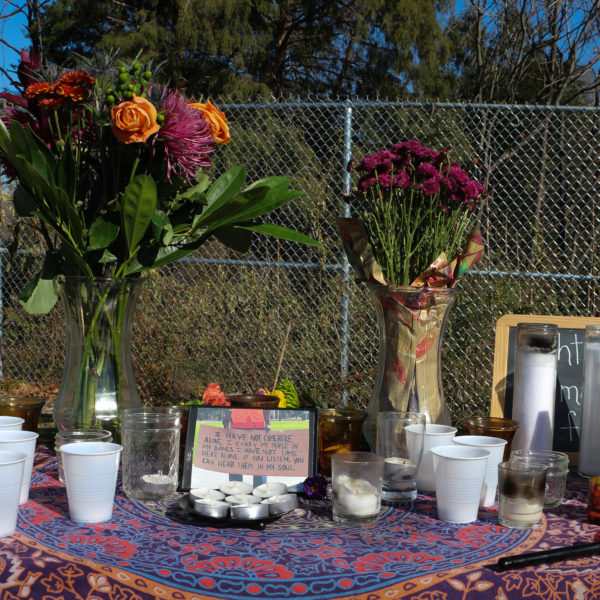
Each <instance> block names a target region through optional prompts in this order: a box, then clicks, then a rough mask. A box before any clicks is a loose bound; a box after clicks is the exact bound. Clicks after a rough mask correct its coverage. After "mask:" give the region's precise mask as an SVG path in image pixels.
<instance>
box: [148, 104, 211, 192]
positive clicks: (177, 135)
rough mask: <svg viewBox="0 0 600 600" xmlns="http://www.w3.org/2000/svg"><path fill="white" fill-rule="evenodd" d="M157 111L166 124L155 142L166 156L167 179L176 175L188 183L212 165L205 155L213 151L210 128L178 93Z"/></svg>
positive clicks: (201, 116) (200, 115)
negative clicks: (162, 147) (203, 168)
mask: <svg viewBox="0 0 600 600" xmlns="http://www.w3.org/2000/svg"><path fill="white" fill-rule="evenodd" d="M160 112H161V113H162V114H164V116H165V121H164V124H163V126H162V127H161V129H160V132H159V138H158V140H159V141H160V143H162V145H163V146H164V149H165V154H166V157H167V178H168V179H169V180H171V177H172V175H173V174H175V175H178V176H181V177H184V178H185V179H186V180H187V181H189V182H191V181H192V180H193V179H194V177H195V176H196V175H197V173H198V171H199V170H200V169H201V168H202V167H210V165H211V161H210V158H209V157H208V154H209V153H210V152H212V151H213V150H214V149H215V138H214V137H213V135H212V133H211V129H210V125H209V123H208V121H207V120H206V119H205V118H204V116H203V115H202V111H199V110H197V109H196V108H194V107H192V106H189V105H188V102H187V100H186V99H185V98H183V97H182V96H181V95H180V94H179V93H177V92H174V93H171V94H169V95H168V96H167V97H166V98H165V100H164V102H163V104H162V105H161V106H160Z"/></svg>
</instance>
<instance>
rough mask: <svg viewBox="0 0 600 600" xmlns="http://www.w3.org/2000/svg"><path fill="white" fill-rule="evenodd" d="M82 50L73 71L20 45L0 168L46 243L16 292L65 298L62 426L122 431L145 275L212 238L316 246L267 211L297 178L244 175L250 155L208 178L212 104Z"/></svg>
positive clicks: (1, 120) (133, 400) (33, 306)
mask: <svg viewBox="0 0 600 600" xmlns="http://www.w3.org/2000/svg"><path fill="white" fill-rule="evenodd" d="M75 60H76V61H78V65H77V68H76V69H74V70H65V69H61V68H59V67H57V66H56V65H51V64H43V63H42V62H41V61H40V59H39V58H38V56H37V55H36V54H35V53H34V52H33V51H31V52H26V51H22V52H21V62H20V65H19V67H18V70H17V75H18V82H17V83H16V86H15V87H16V91H15V93H3V94H0V97H1V98H2V99H3V100H4V106H3V107H2V109H0V167H1V169H2V174H3V175H4V176H5V177H7V178H8V179H9V180H11V181H14V182H15V184H16V188H15V192H14V196H13V200H14V208H15V212H16V214H17V215H18V216H19V218H20V220H21V222H22V224H23V225H28V226H30V227H31V228H33V229H34V230H35V231H36V232H37V234H38V235H39V237H40V240H41V241H42V242H43V243H44V244H45V247H46V252H45V256H44V262H43V265H42V267H41V269H40V270H39V272H38V273H36V274H35V275H34V277H33V278H32V280H31V281H30V282H29V283H28V284H27V285H26V286H25V288H24V290H23V292H22V293H21V296H20V301H21V303H22V305H23V306H24V307H25V309H26V310H27V311H28V312H30V313H37V314H39V313H46V312H48V311H49V310H50V309H52V307H53V306H54V304H55V303H56V301H57V299H58V298H59V296H60V297H61V298H62V301H63V308H64V310H65V312H66V321H67V360H66V362H65V369H64V372H63V379H62V384H61V387H60V392H59V394H58V397H57V400H56V402H55V408H54V418H55V421H56V425H57V427H58V428H59V429H65V428H90V427H102V428H106V427H107V426H110V427H109V428H111V429H113V430H118V420H119V412H120V410H121V409H122V408H125V407H128V408H131V407H134V406H135V405H136V404H139V402H140V401H139V397H138V394H137V389H136V386H135V382H134V378H133V371H132V369H131V363H130V331H131V323H132V318H133V313H134V308H135V303H136V299H137V297H138V295H139V291H140V289H139V285H140V281H141V279H142V276H143V275H144V273H146V272H147V271H149V270H152V269H157V268H159V267H162V266H164V265H167V264H169V263H172V262H174V261H176V260H179V259H181V258H183V257H185V256H187V255H188V254H190V253H191V252H194V251H195V250H197V249H198V248H200V247H201V246H202V245H203V244H204V243H206V242H207V241H208V240H210V239H213V238H216V239H218V240H220V241H221V242H222V243H224V244H225V245H226V246H228V247H230V248H233V249H235V250H237V251H246V250H248V248H249V247H250V243H251V238H252V236H253V234H265V235H271V236H275V237H279V238H283V239H287V240H291V241H297V242H302V243H308V244H313V245H317V246H320V244H319V243H318V242H316V241H315V240H313V239H312V238H310V237H309V236H307V235H304V234H302V233H300V232H297V231H294V230H291V229H287V228H284V227H281V226H278V225H275V224H270V223H264V222H262V219H261V218H262V217H263V216H264V215H266V214H267V213H269V212H271V211H272V210H274V209H277V208H279V207H281V206H283V205H284V204H286V203H288V202H290V201H292V200H294V199H296V198H297V197H298V196H300V195H301V194H302V193H301V192H300V191H298V190H294V189H291V188H290V181H289V179H287V178H285V177H278V176H274V177H267V178H265V179H261V180H258V181H255V182H253V183H251V184H249V185H248V184H246V183H245V180H246V169H245V167H244V166H243V165H238V166H235V167H232V168H231V169H229V170H227V171H226V172H224V173H223V174H221V175H220V176H219V177H217V178H216V179H214V180H213V178H211V177H210V176H209V175H208V173H207V172H206V171H207V170H208V169H209V167H210V166H211V156H212V153H213V152H214V151H215V150H216V147H217V146H218V145H220V144H225V143H227V142H229V141H230V139H231V137H230V130H229V124H228V122H227V117H226V115H225V114H224V113H223V112H222V111H221V110H220V109H219V108H218V107H217V106H215V105H214V104H212V103H211V102H210V101H209V100H205V101H200V100H197V99H195V98H188V97H186V96H184V94H183V93H182V91H181V89H180V88H171V87H168V86H166V85H161V84H160V83H157V82H156V81H155V76H156V73H155V72H154V71H153V70H152V67H151V65H150V64H144V63H143V61H142V60H141V59H139V57H138V58H136V59H134V60H133V61H124V60H120V58H119V55H118V52H110V53H97V54H96V55H94V57H93V58H91V59H85V58H83V57H75Z"/></svg>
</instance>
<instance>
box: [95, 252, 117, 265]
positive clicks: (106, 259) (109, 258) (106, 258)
mask: <svg viewBox="0 0 600 600" xmlns="http://www.w3.org/2000/svg"><path fill="white" fill-rule="evenodd" d="M116 260H117V257H116V256H115V255H114V254H113V253H112V252H111V251H110V250H106V249H105V250H104V252H103V253H102V256H101V257H100V258H99V259H98V262H99V263H101V264H106V263H111V262H115V261H116Z"/></svg>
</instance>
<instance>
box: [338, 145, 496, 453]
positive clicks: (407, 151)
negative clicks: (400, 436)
mask: <svg viewBox="0 0 600 600" xmlns="http://www.w3.org/2000/svg"><path fill="white" fill-rule="evenodd" d="M348 168H349V170H350V171H357V172H358V173H360V178H359V179H358V181H357V183H356V186H355V188H354V189H353V191H352V193H351V195H349V196H348V197H347V200H348V201H349V202H350V204H351V207H352V210H353V211H354V213H355V215H356V217H354V218H345V219H339V220H338V229H339V231H340V235H341V238H342V242H343V245H344V249H345V251H346V254H347V256H348V259H349V261H350V263H351V264H352V266H353V268H354V270H355V272H356V274H357V275H358V278H359V279H360V280H362V281H365V282H366V283H367V285H368V286H369V289H370V291H371V292H372V294H373V298H374V301H375V306H376V310H377V317H378V324H379V331H380V362H379V372H378V374H377V379H376V385H375V389H374V392H373V396H372V398H371V401H370V403H369V406H368V409H367V410H368V417H367V421H366V422H365V434H366V437H367V439H368V441H369V443H371V445H374V443H375V425H376V419H377V413H378V412H379V411H382V410H395V411H407V410H410V411H415V412H424V413H425V414H426V415H427V419H428V422H438V423H449V422H450V416H449V414H448V411H447V408H446V406H445V403H444V398H443V392H442V388H441V377H440V362H439V358H440V351H441V335H442V332H443V327H444V322H445V319H446V316H447V313H448V310H449V308H450V307H451V305H452V303H453V302H454V299H455V297H456V295H457V294H458V290H456V289H455V286H456V284H457V282H458V281H459V280H460V279H461V278H462V276H463V275H464V274H465V272H466V271H467V270H468V269H469V268H471V267H472V266H473V264H475V262H477V260H479V258H480V257H481V256H482V254H483V244H482V239H481V234H480V231H479V229H478V227H477V221H478V216H479V213H480V210H481V207H482V205H483V201H484V199H485V198H486V196H487V192H486V190H485V188H484V187H483V186H482V185H481V184H480V183H478V182H477V181H476V180H474V179H472V178H470V177H469V176H468V175H467V173H466V172H465V171H464V170H463V169H462V168H461V167H460V166H459V165H458V164H456V163H455V162H454V161H452V160H451V158H450V149H449V148H446V149H444V150H441V151H436V150H432V149H430V148H427V147H425V146H423V145H421V144H420V143H419V142H418V141H416V140H410V141H406V142H402V143H399V144H395V145H394V146H392V148H391V149H389V150H383V151H381V152H379V153H377V154H373V155H370V156H366V157H365V158H363V159H362V161H360V162H359V163H358V164H355V163H354V162H351V163H350V165H349V167H348Z"/></svg>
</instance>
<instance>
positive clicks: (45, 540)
mask: <svg viewBox="0 0 600 600" xmlns="http://www.w3.org/2000/svg"><path fill="white" fill-rule="evenodd" d="M585 507H586V482H585V481H584V480H583V479H582V478H580V477H578V476H576V475H570V477H569V483H568V491H567V494H566V496H565V500H564V502H563V505H562V506H561V507H560V508H558V509H554V510H551V511H547V512H546V513H545V516H544V521H543V524H542V526H541V527H540V528H538V529H536V530H534V531H532V532H523V531H517V530H512V529H507V528H505V527H500V526H499V525H498V522H497V510H496V508H495V507H493V508H491V509H485V510H481V511H480V513H479V519H478V520H477V521H476V522H474V523H470V524H468V525H450V524H447V523H444V522H442V521H439V520H438V519H437V518H436V506H435V498H432V497H429V496H419V497H418V499H417V500H416V501H415V502H414V503H412V504H410V505H405V506H402V507H390V508H389V509H388V510H387V512H385V514H384V515H383V516H382V517H381V519H380V520H379V521H378V522H377V523H376V524H373V525H369V526H362V527H354V526H339V525H337V524H334V523H333V522H332V521H331V520H330V518H329V516H328V514H327V509H326V508H323V507H318V506H311V507H307V506H306V505H303V506H302V507H301V508H299V509H296V510H294V511H293V512H291V513H289V514H287V515H285V516H283V517H281V518H280V519H279V520H277V521H273V522H271V523H268V524H267V526H266V528H265V529H264V530H263V531H259V530H251V529H240V528H227V529H222V528H217V527H208V526H201V525H199V524H198V523H197V522H195V521H194V522H193V523H187V522H186V516H185V511H182V510H181V509H180V508H179V506H178V498H171V499H169V500H168V501H165V502H164V503H149V504H141V503H138V502H133V501H131V500H129V499H128V498H127V497H125V496H124V495H123V493H122V490H121V489H120V486H119V488H118V490H117V497H116V500H115V508H114V514H113V518H112V519H111V520H110V521H109V522H107V523H102V524H98V525H89V526H82V525H77V524H75V523H73V522H71V521H70V520H69V518H68V505H67V498H66V491H65V488H64V487H63V485H62V484H61V483H60V482H59V481H58V479H57V473H56V462H55V460H54V457H53V456H52V455H51V454H49V453H47V452H45V451H44V449H43V448H42V449H40V450H38V453H37V456H36V468H35V470H34V474H33V479H32V489H31V494H30V501H29V502H28V503H27V504H24V505H23V506H22V507H21V508H20V511H19V520H18V526H17V533H15V534H14V535H13V536H11V537H9V538H3V539H0V598H1V599H2V600H17V599H19V600H22V599H24V598H31V599H33V600H50V599H52V600H71V599H78V600H83V599H85V600H92V599H94V600H105V599H107V600H137V599H139V600H146V599H149V598H165V599H166V598H169V599H171V598H172V599H203V600H205V599H213V598H215V599H216V598H218V599H235V600H247V599H254V598H273V599H275V598H281V599H283V598H285V599H288V598H298V599H309V598H312V599H328V598H336V599H339V598H356V599H363V600H379V599H381V600H384V599H385V600H389V599H395V598H413V599H419V600H445V599H459V598H460V599H468V600H492V599H493V600H503V599H510V600H512V599H515V600H516V599H519V600H521V599H523V598H531V599H540V600H541V599H544V600H548V599H556V600H558V599H560V600H570V599H578V600H592V599H600V557H589V558H580V559H577V560H570V561H564V562H557V563H554V564H550V565H542V566H537V567H528V568H524V569H519V570H514V571H505V572H500V571H498V570H496V569H495V564H496V562H497V559H498V558H499V557H500V556H502V555H508V554H518V553H522V552H527V551H535V550H540V549H546V548H551V547H555V546H565V545H570V544H573V543H579V542H589V541H592V540H593V538H594V536H595V534H596V533H597V532H598V531H600V527H598V526H594V525H590V524H589V523H587V522H586V513H585Z"/></svg>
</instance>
